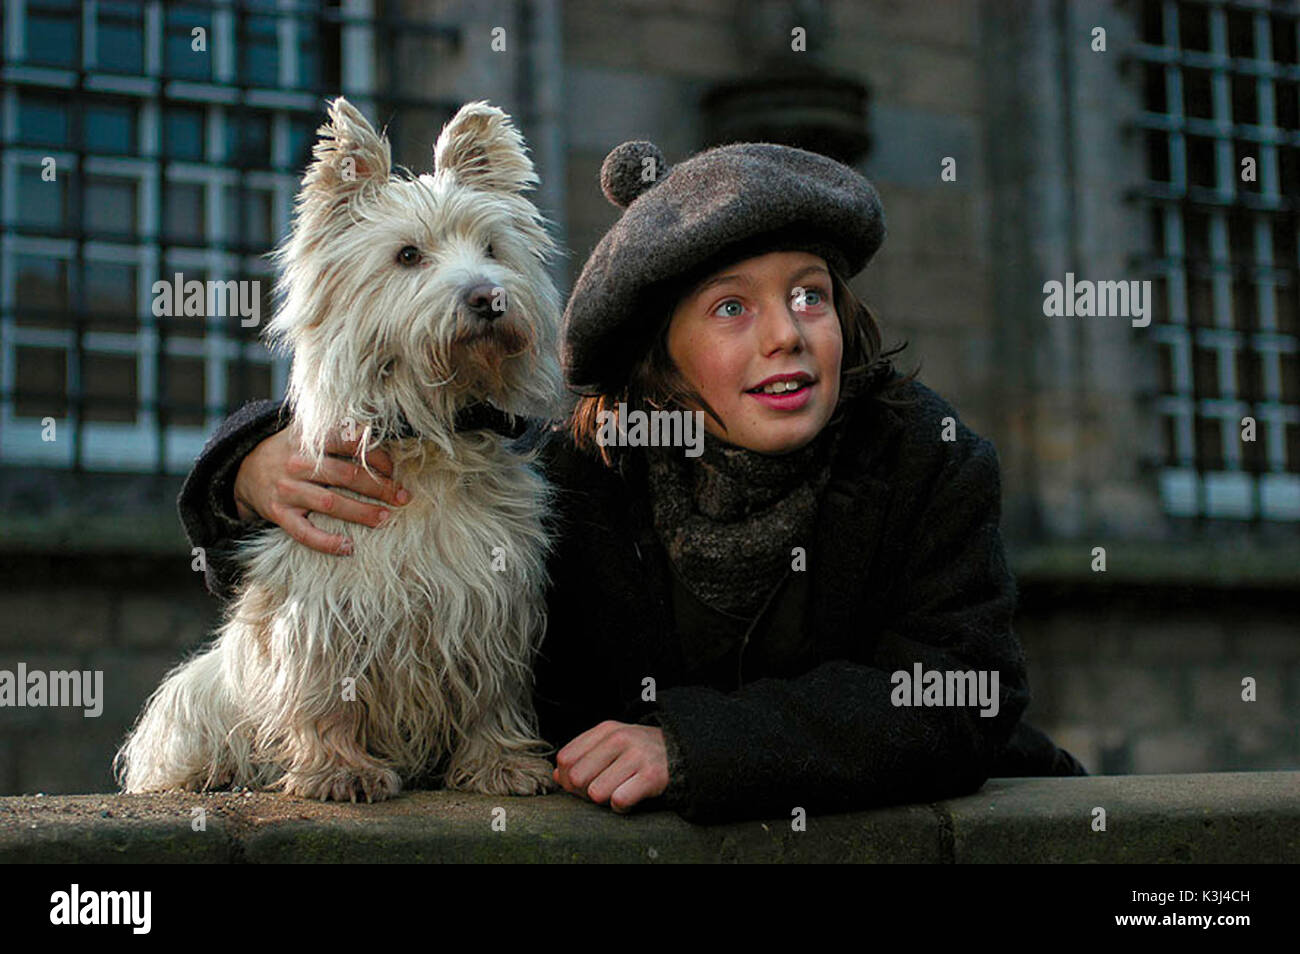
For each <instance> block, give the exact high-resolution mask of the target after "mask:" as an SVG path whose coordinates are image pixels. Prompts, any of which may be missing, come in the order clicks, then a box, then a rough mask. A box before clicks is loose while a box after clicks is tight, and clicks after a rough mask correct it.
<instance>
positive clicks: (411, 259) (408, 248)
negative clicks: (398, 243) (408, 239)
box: [397, 245, 420, 265]
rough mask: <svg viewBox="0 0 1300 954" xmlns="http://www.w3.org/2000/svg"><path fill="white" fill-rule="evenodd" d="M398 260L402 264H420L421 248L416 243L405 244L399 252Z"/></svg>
mask: <svg viewBox="0 0 1300 954" xmlns="http://www.w3.org/2000/svg"><path fill="white" fill-rule="evenodd" d="M397 261H398V263H399V264H402V265H418V264H419V263H420V250H419V249H418V248H416V247H415V246H414V245H405V246H403V247H402V250H401V251H400V252H398V253H397Z"/></svg>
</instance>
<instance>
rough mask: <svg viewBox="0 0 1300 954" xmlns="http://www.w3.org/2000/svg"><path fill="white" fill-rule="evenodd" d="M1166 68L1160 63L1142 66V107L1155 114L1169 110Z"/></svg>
mask: <svg viewBox="0 0 1300 954" xmlns="http://www.w3.org/2000/svg"><path fill="white" fill-rule="evenodd" d="M1167 92H1168V91H1167V90H1166V88H1165V67H1164V66H1162V65H1161V64H1159V63H1144V64H1142V106H1143V108H1144V109H1147V110H1149V111H1151V112H1153V113H1163V112H1165V111H1166V109H1168V104H1169V101H1168V99H1167V98H1166V93H1167Z"/></svg>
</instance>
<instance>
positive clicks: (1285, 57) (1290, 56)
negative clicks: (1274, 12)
mask: <svg viewBox="0 0 1300 954" xmlns="http://www.w3.org/2000/svg"><path fill="white" fill-rule="evenodd" d="M1269 25H1270V27H1271V30H1272V35H1273V60H1274V61H1275V62H1277V63H1294V62H1295V61H1296V60H1295V48H1296V47H1295V19H1294V18H1293V17H1274V18H1272V22H1271V23H1270V24H1269Z"/></svg>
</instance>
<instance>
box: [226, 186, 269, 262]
mask: <svg viewBox="0 0 1300 954" xmlns="http://www.w3.org/2000/svg"><path fill="white" fill-rule="evenodd" d="M241 191H242V195H241ZM225 199H226V209H225V217H226V236H227V240H228V241H229V242H230V243H231V244H232V245H235V246H244V247H247V248H250V249H269V248H270V247H271V245H272V244H273V242H272V236H271V233H272V225H271V194H270V193H269V192H263V191H261V190H259V189H248V188H245V189H243V190H240V189H236V188H235V187H233V186H231V187H228V188H226V190H225ZM241 199H242V201H241Z"/></svg>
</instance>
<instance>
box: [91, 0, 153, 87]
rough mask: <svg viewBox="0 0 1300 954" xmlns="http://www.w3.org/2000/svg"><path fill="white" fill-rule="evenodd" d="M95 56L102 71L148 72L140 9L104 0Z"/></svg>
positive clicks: (100, 8)
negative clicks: (146, 70) (145, 70)
mask: <svg viewBox="0 0 1300 954" xmlns="http://www.w3.org/2000/svg"><path fill="white" fill-rule="evenodd" d="M95 54H96V63H97V65H98V68H99V69H101V70H105V71H107V72H110V73H142V72H144V21H143V20H142V19H141V17H140V8H139V7H138V6H137V5H135V4H133V3H110V2H105V0H100V4H99V32H98V37H97V40H96V51H95Z"/></svg>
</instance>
